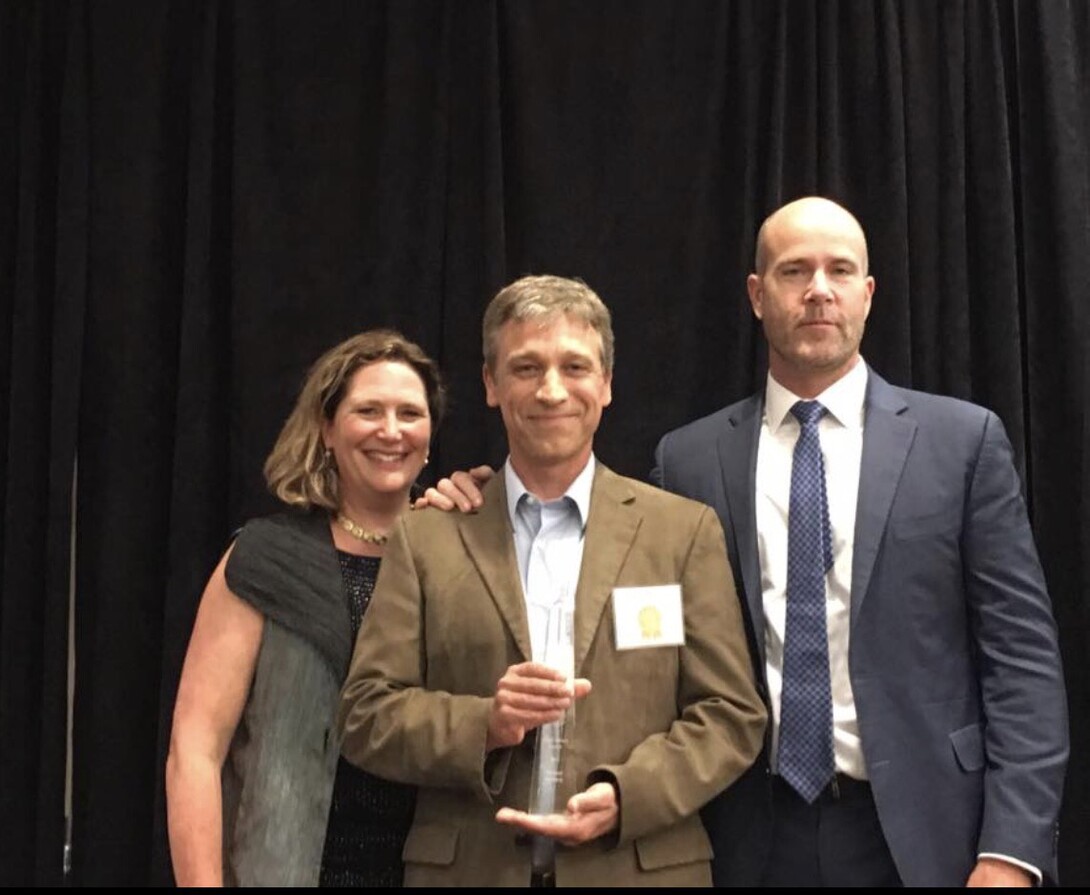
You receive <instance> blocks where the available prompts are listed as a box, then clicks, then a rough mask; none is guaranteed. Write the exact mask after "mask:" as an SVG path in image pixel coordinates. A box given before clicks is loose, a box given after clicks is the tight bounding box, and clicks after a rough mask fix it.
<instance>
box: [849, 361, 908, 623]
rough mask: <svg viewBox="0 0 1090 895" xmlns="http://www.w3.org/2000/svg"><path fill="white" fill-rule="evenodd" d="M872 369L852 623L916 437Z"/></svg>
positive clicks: (890, 392)
mask: <svg viewBox="0 0 1090 895" xmlns="http://www.w3.org/2000/svg"><path fill="white" fill-rule="evenodd" d="M868 374H869V379H868V383H867V404H866V418H865V420H864V423H863V455H862V459H861V461H860V469H859V497H858V499H857V501H856V511H855V544H854V547H853V554H852V622H853V623H854V622H855V620H856V619H857V618H858V617H859V609H860V607H861V606H862V605H863V600H864V598H865V597H866V595H867V588H868V587H869V586H870V577H871V573H872V572H873V571H874V561H875V559H876V558H877V556H878V547H879V545H880V544H881V543H882V537H883V535H884V534H885V531H886V524H887V523H888V522H889V513H890V508H891V507H892V506H893V497H894V495H895V494H896V493H897V486H898V485H899V484H900V481H901V474H902V473H903V472H904V468H905V461H906V460H907V459H908V451H909V449H910V448H911V447H912V441H913V439H914V438H915V437H916V421H915V420H912V419H909V418H908V417H905V416H902V414H903V413H904V411H905V410H906V409H907V407H908V405H907V404H905V402H904V400H902V399H901V397H900V396H899V395H898V394H897V392H896V391H894V390H893V388H892V387H891V386H890V385H889V383H887V382H886V381H885V380H884V379H882V378H881V377H880V376H879V375H878V374H876V373H875V372H874V371H873V370H868Z"/></svg>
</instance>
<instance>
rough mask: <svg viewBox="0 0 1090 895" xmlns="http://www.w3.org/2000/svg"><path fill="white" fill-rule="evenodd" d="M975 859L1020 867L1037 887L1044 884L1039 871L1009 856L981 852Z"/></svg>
mask: <svg viewBox="0 0 1090 895" xmlns="http://www.w3.org/2000/svg"><path fill="white" fill-rule="evenodd" d="M976 857H977V860H978V861H979V860H980V859H981V858H992V859H994V860H996V861H1006V862H1007V863H1008V864H1013V865H1014V866H1015V867H1021V868H1022V869H1023V870H1024V871H1026V873H1029V874H1031V875H1032V876H1033V878H1034V880H1035V881H1036V883H1037V885H1038V886H1039V885H1041V883H1043V882H1044V879H1045V878H1044V875H1043V874H1042V873H1041V871H1040V870H1038V869H1037V868H1036V867H1034V866H1033V865H1032V864H1027V863H1026V862H1025V861H1019V860H1018V859H1017V858H1012V857H1011V856H1010V855H1000V854H996V853H995V852H990V851H982V852H981V853H980V854H979V855H977V856H976Z"/></svg>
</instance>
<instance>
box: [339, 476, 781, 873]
mask: <svg viewBox="0 0 1090 895" xmlns="http://www.w3.org/2000/svg"><path fill="white" fill-rule="evenodd" d="M726 555H727V554H726V549H725V546H724V541H723V532H722V528H721V527H720V524H719V521H718V520H717V518H716V516H715V514H714V512H712V511H711V510H710V509H708V508H707V507H705V506H703V505H701V504H698V503H694V502H692V501H689V500H686V499H684V498H680V497H676V496H674V495H671V494H667V493H666V492H664V491H660V490H658V489H656V488H652V487H650V486H647V485H644V484H641V483H639V482H636V481H633V480H631V479H626V478H622V477H620V476H618V475H616V474H614V473H613V472H611V471H610V470H608V469H606V468H605V467H603V466H601V465H600V464H599V466H598V467H597V471H596V474H595V478H594V485H593V490H592V493H591V506H590V517H589V519H588V520H587V526H586V535H585V542H584V552H583V561H582V567H581V570H580V577H579V585H578V589H577V591H576V609H575V667H576V674H577V675H578V676H579V677H586V678H589V679H590V681H591V683H592V685H593V690H592V692H591V693H590V694H589V695H588V696H587V697H586V698H585V699H583V700H581V701H580V702H579V703H578V704H577V707H576V721H575V734H574V737H573V739H572V743H571V746H570V750H569V752H568V754H567V761H568V762H569V763H570V764H569V767H568V772H567V773H566V775H565V776H566V778H567V779H568V780H569V781H571V785H570V787H569V788H570V789H571V790H572V791H575V790H577V789H581V788H583V787H584V786H585V785H586V779H587V776H588V774H590V773H591V772H592V771H596V770H599V771H600V770H604V771H608V772H609V773H612V774H613V775H614V776H615V778H616V781H617V783H618V788H619V792H620V806H621V811H620V827H619V830H618V831H616V833H615V834H614V835H612V836H609V837H605V838H603V839H599V840H597V841H595V842H592V843H588V844H586V845H583V846H581V847H579V848H563V847H561V848H560V849H559V850H558V853H557V857H556V877H557V883H558V885H561V886H569V885H586V886H594V885H626V886H631V885H707V884H708V883H709V882H710V875H709V869H708V868H709V864H708V862H709V859H710V857H711V848H710V846H709V843H708V838H707V836H706V835H705V833H704V829H703V827H702V826H701V823H700V819H699V816H698V814H697V811H698V809H699V808H700V807H701V806H702V805H703V804H704V803H705V802H706V801H708V799H710V798H711V797H712V796H714V795H715V794H716V793H718V792H720V791H721V790H722V789H723V788H724V787H726V786H728V785H729V784H730V783H731V782H732V781H733V780H734V779H735V778H736V777H737V776H738V775H739V774H741V772H742V771H743V770H744V769H745V768H746V767H748V766H749V765H750V763H751V762H752V761H753V759H754V758H755V757H756V755H757V753H758V751H759V750H760V746H761V742H762V737H763V733H764V725H765V709H764V706H763V704H762V702H761V700H760V699H759V698H758V696H757V693H756V691H755V689H754V684H753V679H752V672H751V666H750V662H749V658H748V654H747V652H746V643H745V635H744V632H743V629H742V620H741V614H740V611H739V605H738V599H737V596H736V594H735V590H734V584H733V576H732V575H731V571H730V567H729V565H728V562H727V559H726ZM672 583H680V585H681V588H682V599H683V604H684V614H685V637H686V642H685V645H684V646H683V647H655V648H648V649H639V650H625V651H618V650H617V649H616V648H615V643H614V630H613V617H612V608H611V606H612V600H611V595H612V590H613V588H614V587H618V586H639V585H655V584H672ZM529 658H530V636H529V630H528V626H527V621H526V611H525V606H524V602H523V594H522V586H521V583H520V580H519V572H518V564H517V561H516V558H515V550H514V541H513V537H512V532H511V525H510V521H509V518H508V513H507V500H506V495H505V492H504V483H503V476H502V475H497V476H495V477H494V478H493V480H492V481H491V482H490V483H489V485H488V486H487V487H486V489H485V504H484V507H483V508H482V509H481V511H480V512H478V513H476V514H474V515H461V514H458V513H441V512H439V511H437V510H425V511H422V512H415V513H409V514H407V515H406V516H405V517H404V518H403V519H402V521H401V522H399V523H398V526H397V528H396V530H395V533H394V535H393V536H392V537H391V539H390V543H389V546H388V548H387V550H386V555H385V557H384V558H383V562H382V570H381V572H380V574H379V579H378V584H377V587H376V590H375V594H374V597H373V598H372V602H371V605H370V608H369V609H368V611H367V615H366V618H365V620H364V624H363V627H362V629H361V630H360V635H359V640H358V641H357V644H356V652H355V656H354V657H353V660H352V667H351V670H350V671H349V674H348V679H347V681H346V683H345V687H344V691H343V694H342V705H341V713H340V722H341V728H342V730H343V732H344V743H343V753H344V755H345V756H346V757H348V759H349V760H351V761H353V762H355V763H356V764H359V765H360V766H362V767H364V768H366V769H367V770H369V771H371V772H372V773H375V774H379V775H381V776H383V777H386V778H388V779H392V780H398V781H402V782H406V783H414V784H417V785H418V786H420V795H419V801H418V804H417V810H416V817H415V821H414V823H413V827H412V830H411V832H410V834H409V839H408V841H407V843H406V845H405V851H404V856H405V862H406V874H405V882H406V885H440V886H443V885H467V886H485V885H500V886H525V885H527V884H528V883H529V880H530V848H529V844H528V841H527V837H524V836H519V835H517V833H516V832H515V831H514V830H513V829H512V828H508V827H505V826H502V825H500V824H497V823H496V821H495V819H494V816H495V813H496V810H497V809H498V808H499V807H500V806H503V805H511V806H514V807H517V808H521V809H525V807H526V804H527V800H528V796H529V788H530V770H531V764H532V755H533V740H534V738H533V736H528V737H527V739H526V741H525V742H524V743H523V744H522V745H521V746H519V747H515V748H512V749H504V750H497V751H496V752H493V753H492V754H491V755H489V756H487V757H486V755H485V736H486V732H487V726H488V715H489V710H490V706H491V701H492V699H491V697H492V695H493V693H494V692H495V687H496V683H497V681H498V680H499V679H500V677H501V676H502V675H503V673H504V671H505V670H506V669H507V668H508V667H509V666H510V665H514V664H517V663H519V662H523V661H527V660H528V659H529ZM570 794H571V792H561V793H558V804H563V802H564V801H565V800H566V799H567V797H568V796H569V795H570Z"/></svg>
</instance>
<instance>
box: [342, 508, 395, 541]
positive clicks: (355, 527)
mask: <svg viewBox="0 0 1090 895" xmlns="http://www.w3.org/2000/svg"><path fill="white" fill-rule="evenodd" d="M337 522H338V524H339V525H340V526H341V528H343V529H344V530H345V531H347V532H348V533H349V534H350V535H352V537H354V538H355V539H356V540H357V541H365V542H366V543H368V544H374V545H375V546H376V547H381V546H382V545H383V544H385V543H386V542H387V541H388V540H389V539H390V536H389V535H384V534H379V533H378V532H377V531H368V530H367V529H366V528H364V527H363V526H362V525H360V524H359V523H356V522H353V521H352V520H351V519H349V518H348V517H347V516H346V515H345V514H344V513H342V512H341V511H340V510H338V511H337Z"/></svg>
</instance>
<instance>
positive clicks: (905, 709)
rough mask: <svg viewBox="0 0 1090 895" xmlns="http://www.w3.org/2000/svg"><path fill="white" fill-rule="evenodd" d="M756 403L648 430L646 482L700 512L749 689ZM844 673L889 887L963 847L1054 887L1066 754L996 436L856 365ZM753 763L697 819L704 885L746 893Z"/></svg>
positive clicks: (757, 810) (1029, 564)
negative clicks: (723, 545)
mask: <svg viewBox="0 0 1090 895" xmlns="http://www.w3.org/2000/svg"><path fill="white" fill-rule="evenodd" d="M763 404H764V393H763V391H762V392H761V393H760V394H759V395H755V396H753V397H750V398H748V399H746V400H744V401H740V402H739V403H737V404H733V405H731V406H730V407H727V408H725V409H724V410H721V411H719V412H718V413H715V414H712V415H711V416H708V417H705V418H703V419H700V420H697V421H696V422H694V423H691V424H690V425H688V426H685V427H683V428H681V429H677V430H675V431H673V432H671V433H669V434H668V435H666V436H665V437H664V438H663V439H662V441H661V442H660V443H659V445H658V448H657V450H656V468H655V471H654V472H653V474H652V477H653V479H654V480H655V481H656V483H657V484H659V485H661V486H662V487H664V488H666V489H668V490H670V491H674V492H676V493H678V494H682V495H684V496H686V497H690V498H694V499H696V500H700V501H703V502H704V503H707V504H709V505H711V506H712V507H714V508H715V510H716V511H717V512H718V514H719V517H720V519H721V520H722V523H723V529H724V531H725V533H726V537H727V551H728V553H729V555H730V560H731V566H732V568H733V570H734V576H735V579H736V580H735V583H736V586H737V590H738V593H739V595H740V597H741V599H742V602H743V611H744V612H745V614H746V618H747V625H748V635H749V641H750V649H751V653H752V658H753V661H754V670H755V674H756V677H757V680H758V681H761V682H762V684H763V682H764V679H765V668H764V613H763V609H762V594H761V573H760V564H759V559H758V553H757V532H756V521H755V520H756V516H755V484H754V481H755V474H756V464H757V443H758V438H759V435H760V430H761V417H762V412H763ZM849 636H850V646H849V653H850V655H849V662H848V664H849V671H850V675H851V681H852V689H853V692H854V695H855V703H856V708H857V711H858V718H859V727H860V733H861V736H862V742H863V751H864V756H865V760H866V766H867V773H868V776H869V777H870V781H871V785H872V789H873V792H874V799H875V803H876V805H877V809H878V816H879V819H880V821H881V824H882V830H883V832H884V834H885V837H886V840H887V842H888V844H889V848H890V851H891V853H892V855H893V859H894V862H895V863H896V865H897V869H898V871H899V872H900V875H901V879H902V880H903V881H904V883H905V884H906V885H938V886H958V885H962V884H963V883H964V882H965V880H966V879H967V877H968V875H969V873H970V872H971V870H972V868H973V865H974V864H975V862H976V856H977V854H978V853H981V852H993V853H997V854H1000V855H1006V856H1009V857H1013V858H1017V859H1019V860H1022V861H1025V862H1027V863H1029V864H1032V865H1034V866H1036V867H1038V868H1039V869H1040V870H1041V871H1042V872H1043V873H1044V874H1045V876H1046V877H1047V878H1054V877H1055V854H1056V830H1057V817H1058V814H1059V807H1060V798H1061V791H1062V788H1063V775H1064V768H1065V765H1066V761H1067V752H1068V741H1067V709H1066V699H1065V696H1064V689H1063V679H1062V672H1061V667H1060V656H1059V649H1058V646H1057V640H1056V627H1055V623H1054V621H1053V618H1052V611H1051V606H1050V603H1049V598H1048V593H1047V591H1046V588H1045V582H1044V576H1043V574H1042V572H1041V566H1040V563H1039V561H1038V559H1037V551H1036V548H1035V546H1034V543H1033V536H1032V533H1031V531H1030V527H1029V521H1028V518H1027V514H1026V508H1025V503H1024V501H1023V499H1022V493H1021V487H1020V480H1019V478H1018V474H1017V472H1016V470H1015V467H1014V463H1013V457H1012V451H1011V447H1010V442H1009V440H1008V439H1007V436H1006V433H1005V431H1004V429H1003V425H1002V423H1001V422H1000V421H999V418H998V417H997V416H996V415H995V414H993V413H991V412H990V411H987V410H985V409H984V408H981V407H977V406H975V405H973V404H968V403H966V402H963V401H958V400H955V399H952V398H944V397H938V396H935V395H928V394H924V393H921V392H915V391H909V390H906V389H901V388H895V387H893V386H891V385H889V384H888V383H887V382H885V381H884V380H882V379H881V378H880V377H879V376H877V375H876V374H875V373H874V371H873V370H871V371H869V379H868V385H867V397H866V409H865V424H864V430H863V454H862V463H861V469H860V478H859V497H858V504H857V510H856V521H855V541H854V555H853V561H852V594H851V628H850V635H849ZM768 782H769V781H768V765H767V761H766V760H764V759H761V760H758V762H757V764H756V765H754V767H753V768H751V769H750V771H749V772H748V773H747V775H746V776H745V777H743V778H742V779H741V780H739V781H738V782H737V783H736V784H734V786H732V787H731V788H730V789H729V790H727V791H726V792H725V793H723V794H722V795H721V796H720V797H719V798H718V799H716V800H715V801H714V802H713V803H712V804H710V805H709V806H708V807H707V808H706V809H705V814H704V817H705V822H706V824H707V825H708V827H709V833H710V834H711V837H712V842H713V845H714V848H715V864H714V865H713V872H714V874H715V880H716V882H717V883H718V884H741V885H747V884H748V885H754V884H756V883H758V882H759V881H760V877H761V873H762V871H763V868H764V861H765V857H766V855H767V845H768V841H769V836H770V835H771V829H770V826H769V825H770V823H771V801H770V798H771V796H770V792H769V786H768Z"/></svg>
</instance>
